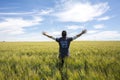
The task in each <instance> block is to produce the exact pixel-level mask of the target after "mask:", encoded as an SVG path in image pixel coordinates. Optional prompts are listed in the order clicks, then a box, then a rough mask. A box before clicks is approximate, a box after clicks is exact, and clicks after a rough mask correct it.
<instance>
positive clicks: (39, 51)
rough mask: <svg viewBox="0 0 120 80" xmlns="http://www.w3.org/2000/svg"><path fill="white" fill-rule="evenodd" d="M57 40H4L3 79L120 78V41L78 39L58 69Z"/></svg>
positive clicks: (0, 62) (0, 53)
mask: <svg viewBox="0 0 120 80" xmlns="http://www.w3.org/2000/svg"><path fill="white" fill-rule="evenodd" d="M58 49H59V47H58V43H57V42H0V80H120V41H75V42H72V43H71V46H70V57H68V58H67V59H66V60H65V65H64V67H63V69H62V70H59V69H58V62H59V59H58Z"/></svg>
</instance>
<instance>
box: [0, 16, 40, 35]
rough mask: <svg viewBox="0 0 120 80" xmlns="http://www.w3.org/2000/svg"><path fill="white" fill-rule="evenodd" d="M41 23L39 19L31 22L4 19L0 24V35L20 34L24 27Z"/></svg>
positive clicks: (36, 18)
mask: <svg viewBox="0 0 120 80" xmlns="http://www.w3.org/2000/svg"><path fill="white" fill-rule="evenodd" d="M41 21H42V18H41V17H34V18H33V19H31V20H25V19H23V18H6V19H4V21H1V22H0V33H3V34H22V33H24V28H25V27H31V26H34V25H38V24H39V23H40V22H41Z"/></svg>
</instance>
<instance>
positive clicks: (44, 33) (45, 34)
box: [42, 32, 56, 40]
mask: <svg viewBox="0 0 120 80" xmlns="http://www.w3.org/2000/svg"><path fill="white" fill-rule="evenodd" d="M42 34H43V35H44V36H47V37H48V38H51V39H53V40H56V39H55V38H54V37H53V36H50V35H48V34H47V33H46V32H43V33H42Z"/></svg>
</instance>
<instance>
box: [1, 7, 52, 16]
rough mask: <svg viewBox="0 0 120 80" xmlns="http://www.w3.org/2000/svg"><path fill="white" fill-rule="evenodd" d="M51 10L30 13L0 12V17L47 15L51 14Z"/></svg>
mask: <svg viewBox="0 0 120 80" xmlns="http://www.w3.org/2000/svg"><path fill="white" fill-rule="evenodd" d="M52 11H53V10H52V9H46V10H43V9H42V10H32V11H26V12H0V15H13V16H20V15H29V16H33V15H48V14H50V13H51V12H52Z"/></svg>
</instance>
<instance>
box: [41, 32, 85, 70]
mask: <svg viewBox="0 0 120 80" xmlns="http://www.w3.org/2000/svg"><path fill="white" fill-rule="evenodd" d="M86 31H87V30H83V31H82V32H81V33H79V34H78V35H76V36H74V37H67V32H66V31H65V30H63V31H62V37H60V38H54V37H53V36H50V35H48V34H47V33H45V32H43V35H45V36H47V37H49V38H51V39H53V40H56V41H57V42H58V43H59V59H60V64H61V65H60V66H61V68H62V67H63V65H64V59H65V57H67V56H69V46H70V42H71V41H72V40H74V39H76V38H78V37H80V36H81V35H83V34H85V33H86Z"/></svg>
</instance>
